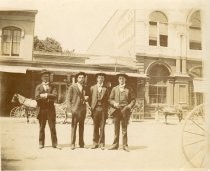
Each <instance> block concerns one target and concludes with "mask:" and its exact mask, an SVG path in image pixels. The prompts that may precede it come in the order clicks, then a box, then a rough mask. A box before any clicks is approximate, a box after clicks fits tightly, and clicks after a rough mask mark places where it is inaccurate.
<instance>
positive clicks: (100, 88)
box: [98, 85, 102, 93]
mask: <svg viewBox="0 0 210 171" xmlns="http://www.w3.org/2000/svg"><path fill="white" fill-rule="evenodd" d="M101 91H102V85H98V92H99V93H100V92H101Z"/></svg>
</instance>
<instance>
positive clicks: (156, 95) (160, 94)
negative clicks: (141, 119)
mask: <svg viewBox="0 0 210 171" xmlns="http://www.w3.org/2000/svg"><path fill="white" fill-rule="evenodd" d="M166 89H167V87H166V86H153V85H151V86H150V87H149V98H150V103H166Z"/></svg>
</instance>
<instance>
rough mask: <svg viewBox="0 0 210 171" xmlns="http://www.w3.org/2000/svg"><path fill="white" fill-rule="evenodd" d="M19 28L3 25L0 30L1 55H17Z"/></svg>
mask: <svg viewBox="0 0 210 171" xmlns="http://www.w3.org/2000/svg"><path fill="white" fill-rule="evenodd" d="M20 39H21V29H19V28H17V27H5V28H3V30H2V55H6V56H19V52H20Z"/></svg>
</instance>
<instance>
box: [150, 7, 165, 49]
mask: <svg viewBox="0 0 210 171" xmlns="http://www.w3.org/2000/svg"><path fill="white" fill-rule="evenodd" d="M149 45H150V46H163V47H167V46H168V21H167V18H166V16H165V15H164V14H163V13H162V12H159V11H155V12H153V13H152V14H151V15H150V21H149Z"/></svg>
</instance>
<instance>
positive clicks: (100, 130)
mask: <svg viewBox="0 0 210 171" xmlns="http://www.w3.org/2000/svg"><path fill="white" fill-rule="evenodd" d="M105 77H106V74H105V73H102V72H100V73H97V74H96V76H95V78H96V81H97V83H96V84H95V85H93V86H92V87H91V88H90V93H91V95H90V99H91V100H90V101H91V110H92V119H93V146H92V149H95V148H98V147H100V148H101V149H102V150H104V146H105V133H104V129H105V123H106V119H107V110H108V99H109V93H108V89H107V88H106V87H105V85H104V80H105Z"/></svg>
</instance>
